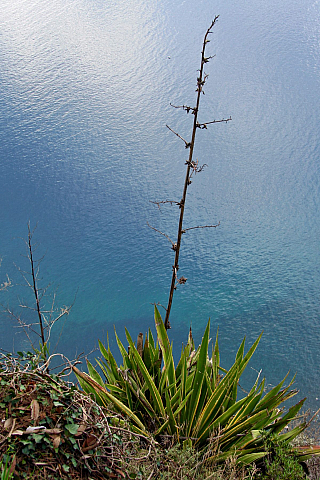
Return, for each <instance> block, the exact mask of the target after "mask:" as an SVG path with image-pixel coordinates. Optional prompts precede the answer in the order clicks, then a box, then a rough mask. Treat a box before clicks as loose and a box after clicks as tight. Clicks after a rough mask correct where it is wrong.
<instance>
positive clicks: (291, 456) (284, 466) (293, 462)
mask: <svg viewBox="0 0 320 480" xmlns="http://www.w3.org/2000/svg"><path fill="white" fill-rule="evenodd" d="M265 442H266V448H267V450H268V452H269V454H268V456H267V457H265V459H264V464H263V467H262V470H263V471H262V472H261V473H259V474H258V475H257V480H304V479H305V478H306V473H307V472H308V469H307V466H306V464H305V463H304V462H303V464H301V462H300V459H299V456H298V454H297V452H296V451H293V450H292V448H291V447H290V446H289V445H288V443H287V442H284V441H282V440H281V439H277V438H272V437H266V439H265ZM302 465H303V466H304V468H303V466H302Z"/></svg>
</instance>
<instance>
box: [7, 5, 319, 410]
mask: <svg viewBox="0 0 320 480" xmlns="http://www.w3.org/2000/svg"><path fill="white" fill-rule="evenodd" d="M216 14H219V15H220V18H219V21H218V23H217V25H216V26H215V28H214V32H213V35H212V37H211V43H210V44H209V46H208V48H209V49H208V53H209V54H211V55H216V57H215V58H214V59H213V60H212V61H211V62H210V63H209V64H208V67H207V73H209V75H210V76H209V79H208V83H207V85H206V89H205V92H206V94H205V96H203V98H202V105H201V113H200V120H202V121H210V120H212V119H219V118H223V117H228V116H230V115H231V116H232V122H229V123H228V124H218V125H213V126H211V127H210V128H208V130H205V131H199V132H197V140H196V150H195V157H196V158H198V159H199V162H200V163H206V164H207V165H208V167H207V168H206V169H205V170H204V171H203V172H202V173H201V174H199V175H197V176H196V177H195V179H194V182H193V183H192V185H191V187H190V190H189V194H188V199H187V204H186V215H185V226H186V227H188V226H194V225H201V224H208V223H210V224H211V223H217V222H219V221H220V226H219V228H217V229H211V230H194V231H191V232H189V233H188V234H187V235H185V236H184V238H183V244H182V251H181V258H180V272H181V274H182V275H184V276H186V277H187V278H188V281H187V283H186V285H184V286H182V287H179V289H178V290H177V292H176V294H175V298H174V305H173V310H172V315H171V324H172V327H173V328H172V330H171V331H170V337H171V338H172V339H173V341H174V345H175V348H176V351H179V350H180V345H181V342H182V341H184V340H185V339H186V336H187V331H188V328H189V325H190V322H192V326H193V329H194V334H195V337H196V340H197V341H199V340H200V339H201V335H202V333H203V330H204V328H205V325H206V322H207V321H208V318H209V317H210V318H211V322H212V335H213V336H214V335H215V331H216V328H217V327H218V326H219V332H220V344H221V355H222V363H223V364H224V365H226V366H228V365H230V363H231V361H232V359H233V357H234V355H235V352H236V349H237V347H238V345H239V343H240V341H241V339H242V337H243V336H244V335H247V338H248V342H249V343H250V342H252V341H253V340H254V339H255V338H256V337H257V336H258V335H259V333H260V332H261V331H262V330H264V335H263V338H262V340H261V343H260V346H259V349H258V352H257V354H256V356H255V358H254V360H253V362H252V367H253V368H254V369H255V370H260V369H262V373H263V374H264V375H265V376H266V377H267V382H268V383H269V384H270V383H275V382H277V381H279V380H280V379H281V378H282V377H283V376H284V375H285V374H286V373H287V371H288V370H290V371H291V372H292V374H293V373H295V372H297V378H296V387H297V388H299V389H300V390H301V395H303V396H305V395H306V396H308V405H309V406H310V407H311V408H317V406H318V403H319V401H318V397H319V398H320V392H319V387H318V385H319V340H320V334H319V323H320V315H319V314H320V306H319V305H320V302H319V300H320V290H319V283H320V273H319V266H320V255H319V253H320V252H319V233H320V231H319V230H320V220H319V199H320V194H319V156H320V121H319V120H320V118H319V117H320V113H319V112H320V110H319V106H320V100H319V98H320V97H319V86H320V77H319V73H320V56H319V53H320V52H319V50H320V29H319V24H320V22H319V20H320V3H319V2H318V1H316V2H313V1H311V0H305V1H301V0H300V1H292V0H291V1H289V0H284V1H283V2H281V3H280V4H279V2H275V1H272V0H266V1H265V2H264V3H263V4H262V5H259V7H257V4H256V2H253V1H251V0H250V1H244V0H240V1H238V2H232V1H231V0H225V1H224V2H222V1H217V2H215V3H214V4H213V3H212V2H207V1H204V0H203V1H198V2H192V1H191V0H185V1H177V0H176V1H170V2H169V1H166V0H162V1H159V2H151V1H150V0H149V1H145V2H142V1H139V0H135V1H131V0H129V1H128V0H127V1H114V0H112V1H109V2H106V1H102V0H91V1H89V0H56V1H55V2H49V1H48V0H37V1H33V2H32V5H31V4H30V2H29V1H27V0H10V1H9V0H2V4H1V11H0V52H1V57H0V64H1V70H0V72H1V73H0V91H1V96H0V178H1V188H0V205H1V208H0V225H1V235H0V257H2V264H1V269H0V275H1V277H0V279H1V282H2V281H4V280H5V278H6V274H8V275H9V277H10V278H11V279H12V284H13V287H12V288H11V289H9V291H8V292H0V295H1V302H2V303H3V304H5V305H7V304H9V305H10V307H11V308H14V309H15V311H17V312H18V311H19V309H18V304H19V302H20V301H24V302H26V303H28V304H31V302H32V298H31V297H30V296H28V291H27V289H23V287H21V286H20V285H19V284H21V278H20V276H19V273H18V272H17V270H16V267H15V266H14V264H16V265H18V266H20V267H21V268H28V266H27V264H26V260H25V258H24V257H23V256H21V254H24V253H25V250H24V243H23V241H22V240H21V237H22V238H25V237H26V233H27V222H28V220H30V221H31V224H32V225H36V224H37V225H38V226H37V230H36V232H35V236H34V239H35V241H36V242H37V243H38V244H39V249H38V251H37V252H38V254H39V255H40V256H41V255H42V254H43V253H45V252H46V256H45V258H44V260H43V262H42V264H41V275H40V276H41V277H42V278H43V284H42V285H46V284H47V283H49V282H52V283H53V289H56V291H57V298H56V304H57V306H63V305H69V304H70V303H72V302H73V300H74V297H75V295H76V300H75V303H74V306H73V308H72V311H71V313H70V315H69V317H68V319H67V323H66V324H65V327H64V331H63V336H62V338H61V340H60V344H59V350H61V351H63V352H64V353H65V354H66V355H68V356H73V355H74V353H75V352H77V353H79V352H81V351H85V352H88V351H90V350H91V349H92V348H93V347H94V346H95V345H96V343H97V339H98V338H100V339H102V340H105V339H106V334H107V332H108V331H109V333H110V335H111V337H112V331H113V325H115V326H116V327H117V330H118V331H119V333H120V332H122V331H123V327H124V325H126V326H128V327H129V328H130V331H131V332H132V333H133V334H134V335H135V334H136V333H138V332H139V331H145V330H146V329H147V327H148V326H149V325H150V324H151V325H152V322H153V307H152V303H153V302H160V303H162V304H165V303H166V300H167V294H168V289H169V283H170V276H171V265H172V262H173V256H172V251H171V250H170V244H169V243H168V242H167V240H166V239H165V238H164V237H161V236H160V235H157V234H156V233H155V232H154V231H153V230H151V229H149V228H148V226H147V222H149V223H150V224H152V225H154V226H155V227H156V228H158V229H160V230H162V231H165V232H166V233H167V234H168V235H169V236H170V237H174V236H175V235H176V229H177V218H178V213H179V212H178V211H177V209H175V207H170V206H164V207H163V208H161V210H159V209H158V208H157V207H156V206H154V205H152V204H151V203H150V200H162V199H170V200H171V199H173V200H175V199H178V200H179V199H180V196H181V192H182V181H183V178H184V161H185V159H186V151H185V149H184V145H183V143H182V142H181V141H179V140H178V139H176V137H175V136H174V135H172V134H171V133H170V132H169V131H168V130H167V129H166V127H165V124H166V123H168V124H169V125H170V126H171V127H172V128H173V129H174V130H176V131H178V132H179V133H180V134H181V135H182V136H183V137H185V138H186V137H187V138H188V137H189V135H190V131H191V124H192V118H191V117H190V115H189V116H187V115H186V114H185V113H183V112H182V111H179V110H175V109H173V108H171V107H170V105H169V103H170V102H173V103H175V104H178V105H182V104H191V105H193V103H194V101H195V83H196V75H197V72H196V71H197V68H198V67H199V58H200V57H199V52H200V50H201V44H202V38H203V34H204V32H205V30H206V28H207V27H208V25H209V24H210V22H211V20H212V18H213V17H214V16H215V15H216ZM1 282H0V283H1ZM23 315H24V317H23V318H26V319H27V320H28V321H29V320H30V319H31V318H32V312H31V311H26V310H25V311H24V312H23ZM0 321H1V323H0V326H1V332H2V335H1V344H2V345H1V346H2V347H3V348H6V349H10V350H11V349H13V348H14V349H15V350H16V349H18V348H21V346H26V345H27V342H26V340H25V337H24V336H23V334H22V333H19V332H18V331H17V329H13V328H12V325H13V323H14V322H13V321H12V319H11V320H10V319H8V318H7V317H6V315H4V314H3V315H2V317H1V320H0ZM57 331H59V328H57ZM255 370H252V372H251V373H252V376H253V377H254V375H255ZM319 406H320V405H319Z"/></svg>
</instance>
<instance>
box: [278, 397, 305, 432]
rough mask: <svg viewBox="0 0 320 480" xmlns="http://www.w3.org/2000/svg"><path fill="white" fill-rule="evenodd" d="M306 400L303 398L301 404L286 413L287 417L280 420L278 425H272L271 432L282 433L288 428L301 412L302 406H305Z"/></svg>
mask: <svg viewBox="0 0 320 480" xmlns="http://www.w3.org/2000/svg"><path fill="white" fill-rule="evenodd" d="M305 400H306V399H305V398H303V399H302V400H300V402H298V403H297V404H296V405H293V406H292V407H291V408H289V410H288V412H287V413H286V415H284V416H283V417H282V418H281V419H279V420H278V421H277V422H276V423H274V424H273V425H271V426H270V427H269V429H270V430H272V432H273V433H280V432H281V431H282V430H283V429H284V427H286V426H287V425H288V423H290V421H291V420H292V419H293V418H295V416H296V415H297V413H298V412H299V410H300V409H301V408H302V405H303V404H304V402H305Z"/></svg>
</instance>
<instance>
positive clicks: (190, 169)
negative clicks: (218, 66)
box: [148, 16, 231, 330]
mask: <svg viewBox="0 0 320 480" xmlns="http://www.w3.org/2000/svg"><path fill="white" fill-rule="evenodd" d="M218 17H219V16H216V17H215V18H214V20H213V21H212V22H211V25H210V27H209V28H208V30H207V31H206V33H205V36H204V39H203V44H202V51H201V65H200V70H199V75H198V77H197V88H196V92H197V101H196V106H195V107H190V106H189V105H184V104H183V105H173V104H172V103H170V105H171V106H172V107H173V108H180V109H182V110H184V111H186V112H187V113H189V112H191V114H192V115H194V120H193V128H192V134H191V140H190V141H187V140H185V139H184V138H183V137H182V136H181V135H180V134H179V133H177V132H175V131H174V130H173V129H172V128H171V127H169V126H168V125H166V127H167V128H168V129H169V130H170V131H171V132H172V133H173V134H174V135H176V136H177V137H178V138H179V139H180V140H182V141H183V142H184V144H185V147H186V148H188V149H189V157H188V160H187V161H186V162H185V164H186V166H187V169H186V175H185V180H184V186H183V192H182V197H181V200H180V201H179V202H176V201H168V200H165V201H160V202H159V201H158V202H153V203H155V204H156V205H158V207H159V208H160V205H161V204H165V203H170V204H171V205H173V204H175V205H178V206H179V209H180V217H179V225H178V234H177V241H176V242H174V241H172V240H171V238H170V237H169V236H168V235H167V234H165V233H163V232H161V231H160V230H158V229H157V228H155V227H152V226H151V225H149V224H148V225H149V227H150V228H152V229H153V230H155V231H156V232H158V233H160V234H161V235H163V236H165V237H166V238H167V239H168V240H169V241H170V243H171V244H172V249H173V250H174V252H175V258H174V264H173V266H172V277H171V285H170V291H169V299H168V304H167V308H166V317H165V322H164V324H165V328H166V330H168V329H169V328H170V322H169V317H170V311H171V306H172V299H173V293H174V290H175V289H176V288H177V285H178V284H184V283H185V282H186V280H187V279H186V278H185V277H180V278H178V270H179V254H180V246H181V238H182V234H183V233H186V232H187V231H188V230H194V229H197V228H215V227H217V226H218V225H220V222H219V223H218V224H216V225H203V226H195V227H190V228H183V217H184V209H185V203H186V196H187V190H188V186H189V185H190V184H191V178H192V175H193V174H196V173H199V172H201V171H202V170H203V168H204V167H205V166H206V164H204V165H202V166H199V164H198V160H197V161H196V162H195V161H194V160H193V150H194V144H195V136H196V130H197V128H199V129H200V130H203V129H207V125H211V124H214V123H228V122H229V121H230V120H231V117H228V118H223V119H221V120H211V121H208V122H204V123H201V122H199V121H198V113H199V105H200V97H201V93H202V94H204V91H203V86H204V85H205V83H206V80H207V78H208V74H206V73H205V72H204V65H205V64H206V63H208V62H209V60H210V59H211V58H213V56H208V57H206V56H205V50H206V45H207V43H209V42H210V40H209V39H208V36H209V35H210V34H211V33H212V28H213V26H214V25H215V23H216V22H217V20H218Z"/></svg>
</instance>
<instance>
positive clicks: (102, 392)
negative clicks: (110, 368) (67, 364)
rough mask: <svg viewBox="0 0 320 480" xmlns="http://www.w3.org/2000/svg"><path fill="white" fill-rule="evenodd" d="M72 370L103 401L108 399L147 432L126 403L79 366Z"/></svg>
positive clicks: (141, 429)
mask: <svg viewBox="0 0 320 480" xmlns="http://www.w3.org/2000/svg"><path fill="white" fill-rule="evenodd" d="M72 370H73V372H74V373H75V375H76V377H77V378H78V379H81V380H82V382H84V383H86V384H88V385H89V386H90V387H91V388H93V389H94V391H95V393H96V395H98V396H99V397H100V399H101V400H102V401H103V402H106V400H108V401H109V402H111V403H112V404H113V405H114V406H115V407H116V408H117V409H118V410H119V411H120V412H122V413H125V415H127V416H128V417H129V418H130V419H131V420H132V421H133V422H134V423H135V424H136V426H138V427H139V429H140V431H141V432H143V433H144V434H146V431H145V427H144V425H143V423H142V422H141V421H140V420H139V418H138V417H137V416H136V415H135V414H134V413H133V412H132V411H131V410H130V408H128V407H127V406H126V405H125V404H124V403H122V402H120V401H119V400H118V399H117V398H116V397H115V396H113V395H112V394H111V393H110V392H108V390H106V389H105V388H104V387H102V386H101V385H100V384H99V383H98V382H96V381H95V380H93V379H92V378H91V377H89V375H87V374H86V373H84V372H81V371H80V370H79V369H78V368H77V367H74V366H73V367H72ZM105 404H106V403H105Z"/></svg>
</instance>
